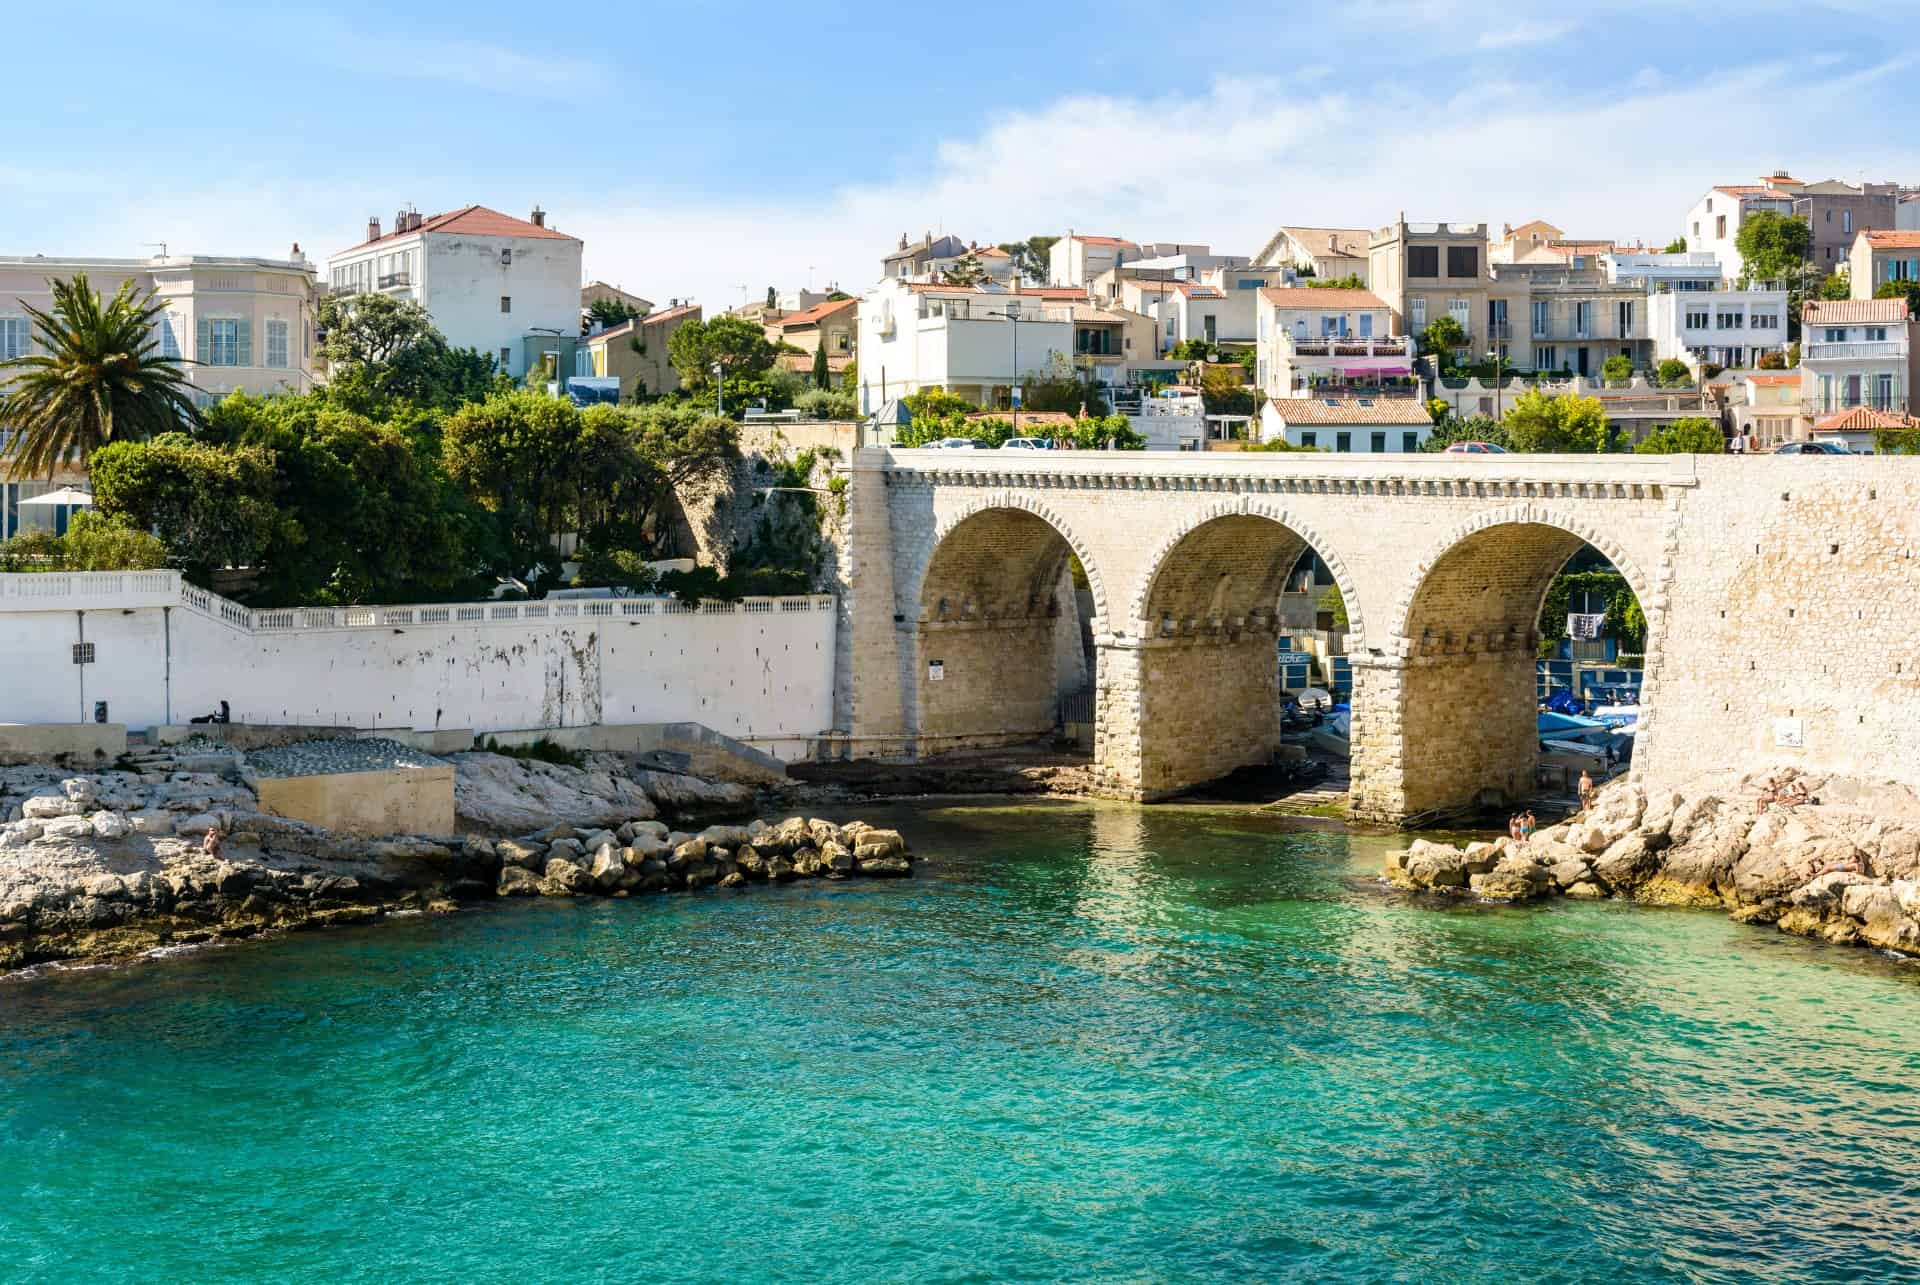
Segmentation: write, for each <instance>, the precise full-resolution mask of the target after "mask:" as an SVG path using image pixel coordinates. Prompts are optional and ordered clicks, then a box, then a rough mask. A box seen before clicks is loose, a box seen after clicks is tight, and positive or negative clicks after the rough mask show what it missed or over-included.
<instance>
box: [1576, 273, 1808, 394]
mask: <svg viewBox="0 0 1920 1285" xmlns="http://www.w3.org/2000/svg"><path fill="white" fill-rule="evenodd" d="M1601 263H1602V265H1603V266H1604V267H1605V269H1606V274H1607V277H1608V279H1609V280H1610V281H1612V282H1614V283H1615V284H1616V285H1619V286H1623V287H1632V288H1635V289H1637V290H1639V291H1641V292H1643V293H1644V296H1645V298H1646V309H1647V325H1646V332H1645V333H1646V337H1647V338H1648V339H1649V340H1650V341H1651V343H1652V360H1653V361H1654V362H1656V363H1657V362H1662V361H1668V360H1678V361H1684V362H1686V363H1687V365H1689V366H1691V367H1693V368H1694V369H1695V370H1698V369H1699V367H1700V366H1701V365H1702V364H1704V363H1706V362H1712V363H1713V364H1715V365H1718V366H1726V367H1732V368H1736V369H1737V368H1741V367H1748V366H1753V365H1754V364H1756V363H1757V362H1758V361H1759V359H1760V356H1761V354H1763V353H1768V352H1784V351H1785V350H1786V347H1787V319H1788V318H1787V292H1786V291H1785V290H1776V289H1771V288H1768V287H1766V286H1758V287H1755V288H1753V289H1749V290H1735V289H1731V288H1729V287H1728V285H1727V283H1726V279H1725V276H1724V272H1723V268H1722V265H1721V263H1720V260H1719V259H1718V258H1716V257H1715V256H1714V255H1713V254H1712V253H1711V252H1709V251H1687V252H1685V253H1681V254H1649V253H1625V252H1622V253H1614V254H1607V255H1603V256H1601Z"/></svg>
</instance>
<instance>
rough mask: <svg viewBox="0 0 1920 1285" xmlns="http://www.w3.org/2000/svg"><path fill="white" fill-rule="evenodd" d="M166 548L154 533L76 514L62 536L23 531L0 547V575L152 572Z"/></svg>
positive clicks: (160, 564)
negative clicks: (35, 572)
mask: <svg viewBox="0 0 1920 1285" xmlns="http://www.w3.org/2000/svg"><path fill="white" fill-rule="evenodd" d="M166 565H167V546H166V545H164V544H162V543H161V542H160V541H159V539H158V538H156V537H155V536H154V535H153V534H152V533H150V532H147V531H142V530H140V529H138V528H137V527H133V526H129V525H128V524H127V523H125V522H123V521H121V520H119V519H117V518H109V517H105V516H102V515H101V514H99V513H88V512H86V511H84V510H83V511H81V512H79V513H75V514H74V515H73V518H72V520H71V521H70V522H68V524H67V533H66V534H65V535H55V534H54V533H53V532H51V531H47V530H39V531H23V532H21V533H20V534H19V535H16V536H15V537H13V539H11V540H8V541H6V542H4V543H0V571H11V572H19V571H153V570H156V569H158V568H160V567H164V566H166Z"/></svg>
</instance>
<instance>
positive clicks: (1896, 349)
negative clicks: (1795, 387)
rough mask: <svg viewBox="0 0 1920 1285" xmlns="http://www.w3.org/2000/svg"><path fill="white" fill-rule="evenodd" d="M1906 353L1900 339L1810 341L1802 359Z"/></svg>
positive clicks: (1837, 358) (1905, 347)
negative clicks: (1837, 342) (1838, 342)
mask: <svg viewBox="0 0 1920 1285" xmlns="http://www.w3.org/2000/svg"><path fill="white" fill-rule="evenodd" d="M1906 355H1907V345H1906V344H1904V343H1902V342H1901V341H1900V340H1897V339H1873V340H1863V341H1861V342H1858V343H1845V344H1822V343H1811V344H1808V345H1807V346H1806V349H1805V356H1804V360H1807V361H1844V360H1847V359H1849V358H1859V357H1905V356H1906Z"/></svg>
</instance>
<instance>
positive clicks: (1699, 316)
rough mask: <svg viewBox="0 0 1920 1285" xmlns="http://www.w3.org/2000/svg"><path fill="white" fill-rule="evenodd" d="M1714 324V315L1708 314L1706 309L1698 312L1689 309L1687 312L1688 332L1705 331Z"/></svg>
mask: <svg viewBox="0 0 1920 1285" xmlns="http://www.w3.org/2000/svg"><path fill="white" fill-rule="evenodd" d="M1712 324H1713V314H1711V313H1709V312H1707V311H1706V310H1705V309H1698V310H1695V309H1688V311H1687V329H1688V330H1705V329H1706V328H1707V327H1708V326H1710V325H1712Z"/></svg>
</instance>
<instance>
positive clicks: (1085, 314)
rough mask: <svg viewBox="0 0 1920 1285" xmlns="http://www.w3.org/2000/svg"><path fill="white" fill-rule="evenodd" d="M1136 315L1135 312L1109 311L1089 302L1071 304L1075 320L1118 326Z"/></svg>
mask: <svg viewBox="0 0 1920 1285" xmlns="http://www.w3.org/2000/svg"><path fill="white" fill-rule="evenodd" d="M1138 315H1139V314H1137V313H1125V312H1109V311H1108V310H1107V309H1105V308H1101V307H1097V306H1095V305H1094V304H1090V303H1076V304H1074V305H1073V319H1074V320H1075V321H1104V322H1110V323H1112V324H1113V325H1116V326H1119V325H1125V324H1126V323H1127V321H1128V320H1129V319H1131V318H1132V317H1135V316H1138Z"/></svg>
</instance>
